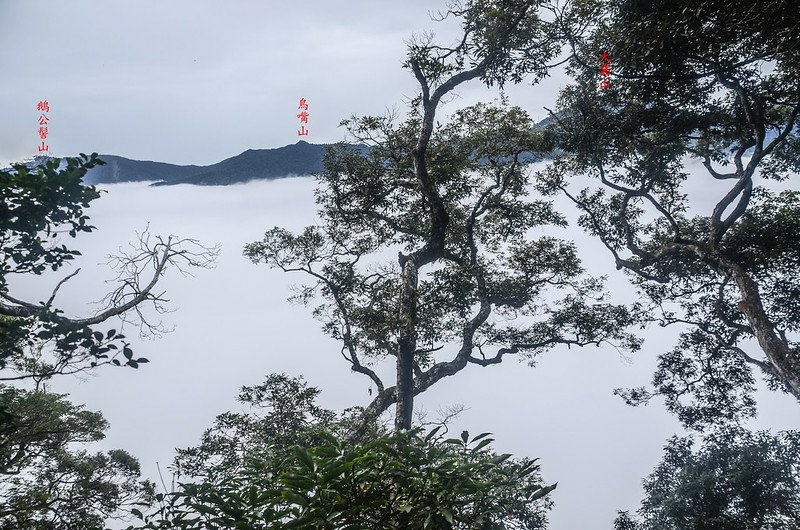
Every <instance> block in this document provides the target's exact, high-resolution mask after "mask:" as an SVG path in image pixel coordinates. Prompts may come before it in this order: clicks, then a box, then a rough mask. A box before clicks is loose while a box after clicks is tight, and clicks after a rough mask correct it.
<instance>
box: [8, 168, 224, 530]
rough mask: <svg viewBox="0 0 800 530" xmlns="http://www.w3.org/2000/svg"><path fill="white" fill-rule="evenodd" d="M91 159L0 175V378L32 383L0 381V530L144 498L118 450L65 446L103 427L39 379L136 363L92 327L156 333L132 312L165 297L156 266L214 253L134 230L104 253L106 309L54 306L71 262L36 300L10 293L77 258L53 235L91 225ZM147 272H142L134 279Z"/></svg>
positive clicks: (92, 513)
mask: <svg viewBox="0 0 800 530" xmlns="http://www.w3.org/2000/svg"><path fill="white" fill-rule="evenodd" d="M102 163H103V162H102V161H101V160H100V159H98V158H97V155H96V154H92V155H91V156H90V157H89V156H86V155H83V154H81V156H80V157H79V158H68V159H66V161H65V164H63V165H62V163H61V161H60V160H59V159H52V160H46V161H44V163H42V164H39V165H38V166H35V167H28V166H26V165H24V164H16V165H14V166H12V168H11V169H10V170H4V171H0V196H2V201H0V246H1V247H2V255H1V257H0V381H14V382H15V384H19V383H20V382H26V383H27V382H33V383H34V388H35V390H34V391H28V390H22V389H17V388H14V387H11V386H6V385H0V477H1V478H2V483H0V492H1V493H0V527H2V528H31V529H42V530H44V529H54V530H55V529H59V530H60V529H70V528H74V529H79V528H80V529H84V528H100V527H101V526H102V525H103V523H104V521H105V519H106V518H108V517H115V516H118V515H120V512H119V510H120V509H125V508H128V507H130V505H136V504H143V505H146V504H148V503H149V502H150V501H151V500H152V495H153V493H154V492H153V485H152V484H151V483H149V482H146V481H141V480H139V478H140V469H139V463H138V461H137V460H136V459H135V458H133V457H132V456H131V455H129V454H128V453H126V452H125V451H123V450H119V449H114V450H111V451H108V452H105V453H95V454H91V453H89V452H87V451H86V450H75V448H74V447H73V445H74V444H76V443H82V444H86V443H89V442H93V441H97V440H99V439H101V438H103V432H104V431H105V430H106V429H107V428H108V425H107V423H106V422H105V420H103V418H102V416H101V415H100V414H99V413H91V412H86V411H83V410H81V408H80V407H76V406H74V405H72V404H70V403H69V402H68V401H67V400H66V399H65V398H66V396H62V395H55V394H50V393H47V392H46V391H44V385H43V383H44V382H45V381H47V380H48V379H50V378H52V377H54V376H56V375H65V374H75V373H78V372H83V371H87V370H92V369H94V368H96V367H98V366H100V365H104V364H113V365H116V366H121V365H123V364H124V365H125V366H129V367H132V368H137V367H138V366H139V364H141V363H145V362H147V359H145V358H142V357H134V355H133V350H132V349H131V348H130V344H129V343H128V342H127V341H125V336H124V335H123V334H122V333H120V332H118V331H117V330H116V329H103V330H100V329H97V327H99V326H101V325H107V324H108V323H110V322H111V321H112V319H114V318H115V317H119V318H120V319H121V320H122V324H123V325H125V323H126V322H135V323H138V324H139V326H140V332H141V333H157V332H158V331H159V330H160V329H161V327H160V324H159V323H151V322H150V321H148V320H147V318H146V317H145V315H144V313H143V312H142V309H143V307H144V305H146V304H152V305H153V306H154V308H155V310H156V311H157V312H160V311H162V310H163V309H164V307H163V302H164V301H165V298H164V293H163V292H159V291H158V290H157V289H156V286H157V284H158V282H159V280H160V278H161V277H162V276H163V275H164V273H165V272H166V270H167V268H169V267H175V268H178V269H179V270H180V269H181V267H185V266H189V267H198V266H199V267H208V266H210V265H211V263H212V262H213V259H214V257H215V254H216V249H206V248H204V247H202V246H200V245H199V244H198V243H197V242H196V241H194V240H190V239H178V238H175V237H172V236H171V237H169V238H161V237H158V236H155V237H154V236H151V235H150V234H149V233H147V232H145V233H143V234H141V235H140V237H139V241H138V242H137V243H136V244H133V245H131V249H132V250H131V251H129V252H121V254H119V255H117V256H114V257H112V260H111V262H112V265H114V266H115V268H116V270H117V272H118V274H119V276H118V278H117V281H118V284H117V287H116V288H115V289H114V290H113V291H111V292H110V293H109V294H108V295H107V296H106V298H105V302H106V307H105V309H103V310H102V311H100V312H99V313H98V314H96V315H94V316H88V317H84V318H72V317H67V316H65V315H64V313H63V311H61V310H59V309H58V308H57V307H56V305H55V299H56V295H57V294H58V291H59V289H60V288H61V287H62V286H63V285H64V284H65V283H66V282H67V281H69V280H70V279H71V278H73V277H74V276H75V275H76V274H78V272H79V271H80V269H78V270H75V271H74V272H72V273H71V274H68V275H67V276H65V277H64V278H63V279H62V280H60V281H59V282H58V283H57V284H56V285H55V287H54V288H53V290H52V293H51V294H50V296H49V297H48V299H47V300H46V301H40V302H30V301H26V300H23V299H21V298H19V297H15V296H13V295H12V294H11V285H10V282H9V278H10V277H11V276H12V275H15V274H33V275H41V274H42V273H43V272H45V271H46V270H47V269H50V270H52V271H58V270H59V269H60V268H61V267H63V266H64V265H66V264H67V263H68V262H69V260H72V259H73V258H74V257H75V256H77V255H79V254H80V253H79V252H78V251H76V250H72V249H70V248H68V247H67V246H66V245H65V244H63V242H62V239H63V238H64V237H65V236H66V235H69V236H70V237H73V238H74V237H76V236H77V235H78V233H80V232H91V231H92V230H93V229H94V227H93V226H91V225H90V224H89V223H88V220H89V218H88V216H87V215H86V213H85V209H86V208H88V207H89V204H90V203H91V201H93V200H95V199H97V198H98V197H99V196H100V193H99V192H98V190H97V189H95V188H94V187H93V186H84V185H83V184H82V182H81V179H82V177H83V176H84V175H85V174H86V171H87V170H88V169H90V168H92V167H94V166H95V165H97V164H102ZM148 268H152V273H151V275H150V276H148V277H146V278H145V275H146V274H147V269H148Z"/></svg>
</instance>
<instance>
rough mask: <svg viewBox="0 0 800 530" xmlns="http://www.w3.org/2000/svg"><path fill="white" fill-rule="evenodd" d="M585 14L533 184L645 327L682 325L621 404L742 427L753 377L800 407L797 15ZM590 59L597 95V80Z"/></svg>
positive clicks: (758, 8) (760, 6)
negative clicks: (565, 202) (623, 292)
mask: <svg viewBox="0 0 800 530" xmlns="http://www.w3.org/2000/svg"><path fill="white" fill-rule="evenodd" d="M594 6H595V8H596V10H595V11H594V14H593V27H592V29H591V31H589V32H588V33H587V34H586V35H573V36H571V39H570V42H571V47H572V50H573V52H574V57H573V60H572V62H571V66H570V72H571V74H572V76H573V78H574V79H575V82H574V83H573V84H572V85H571V86H569V87H568V88H566V89H565V90H564V91H563V92H562V94H561V98H560V100H559V104H558V106H557V108H556V109H555V110H554V120H553V122H554V123H553V126H552V129H553V132H554V134H555V135H556V136H557V140H556V142H557V144H558V145H559V147H560V148H561V150H562V151H561V156H559V157H558V159H557V160H556V161H555V162H554V164H553V165H552V166H551V167H550V168H549V169H548V171H547V172H546V177H545V181H546V184H544V185H543V186H542V188H543V189H546V190H547V189H549V190H555V191H559V192H561V193H565V194H567V196H568V197H570V198H571V199H572V200H573V201H574V203H575V204H576V205H577V206H578V208H579V209H580V210H581V211H582V212H583V217H582V219H581V224H582V225H583V226H584V227H585V228H586V230H588V231H589V232H590V233H591V234H593V235H595V236H596V237H598V238H599V239H600V240H601V241H602V242H603V243H604V244H605V246H606V247H607V248H608V250H609V252H610V254H611V256H612V258H613V259H614V260H615V262H616V264H617V267H618V268H622V269H624V270H626V271H628V272H630V273H631V278H632V280H633V282H634V283H635V284H636V285H637V286H638V288H639V292H640V293H641V294H642V295H643V299H644V300H647V301H649V308H648V309H649V311H647V312H646V313H645V314H650V315H652V319H651V321H652V322H654V323H658V324H660V325H673V324H675V325H679V326H684V329H685V332H684V333H682V335H681V338H680V341H679V343H678V344H677V345H676V347H675V348H674V349H673V350H671V351H667V352H664V353H663V354H662V355H661V356H660V362H659V367H658V370H657V372H656V374H655V376H654V378H653V386H652V388H649V389H648V388H644V387H642V388H639V389H633V390H628V391H621V393H622V394H623V395H624V396H625V398H626V399H627V400H628V401H629V402H631V403H642V402H645V401H648V400H649V399H650V398H651V397H652V396H654V395H661V396H664V397H665V398H666V400H667V405H668V407H669V408H670V409H671V410H673V411H674V412H676V413H677V414H678V416H679V417H680V419H681V421H683V422H684V424H686V425H688V426H693V427H701V426H703V425H709V424H712V423H713V422H714V421H717V420H719V419H728V420H731V419H737V418H742V417H746V416H748V415H752V414H753V413H754V401H753V398H752V392H753V389H754V385H755V379H754V375H753V373H752V369H753V368H756V369H757V371H758V373H759V374H760V375H761V376H762V377H763V378H765V379H766V380H767V381H768V382H769V384H771V385H772V386H773V387H775V388H780V389H782V390H784V391H786V392H789V393H791V394H793V395H794V396H795V397H800V350H798V342H797V332H798V327H797V326H798V322H800V320H798V319H797V315H798V309H799V307H798V305H797V304H798V298H797V297H796V296H794V295H793V293H797V292H798V288H800V276H798V270H800V269H798V267H797V263H798V261H797V259H798V250H800V247H798V244H800V238H798V237H797V236H796V234H797V229H798V225H797V219H798V212H800V210H798V206H800V204H798V200H797V199H798V196H797V193H796V192H795V191H793V190H790V191H782V189H784V190H785V186H786V185H787V184H788V181H787V179H789V178H790V177H791V175H794V174H796V173H797V171H798V169H800V166H798V160H800V157H798V154H800V135H799V134H798V125H800V123H799V122H798V113H799V112H800V90H799V89H798V87H799V86H800V77H799V76H798V64H800V57H798V50H799V49H800V47H798V46H797V43H798V32H797V31H795V30H796V29H797V17H796V14H795V13H794V12H793V11H792V10H793V9H794V8H793V7H792V6H791V4H790V3H788V2H777V3H769V4H768V5H767V3H764V2H756V3H743V2H736V1H734V2H720V1H714V0H706V1H700V2H688V1H687V2H683V1H678V2H647V3H643V2H638V1H632V0H631V1H628V0H619V1H616V0H615V1H607V2H598V3H596V4H595V5H594ZM601 50H606V51H608V53H610V55H611V57H612V61H613V68H612V81H611V87H610V88H609V89H605V88H600V87H599V85H598V83H597V68H598V66H597V60H598V58H599V57H600V52H601ZM697 172H699V173H701V174H702V175H697V174H695V173H697ZM583 177H589V179H590V180H589V181H588V182H589V183H590V184H589V185H588V186H587V185H585V184H583V183H585V182H587V181H586V180H582V179H583ZM700 179H705V180H704V181H703V184H702V185H701V184H699V183H700ZM579 182H580V183H581V184H578V183H579ZM701 189H702V190H703V191H702V192H701V191H700V190H701ZM709 193H711V194H714V196H715V197H716V198H715V200H714V201H713V202H712V203H710V204H708V203H707V202H705V200H704V197H705V196H707V195H708V194H709ZM756 345H757V346H756ZM754 346H755V349H756V351H753V349H754ZM762 356H763V357H762Z"/></svg>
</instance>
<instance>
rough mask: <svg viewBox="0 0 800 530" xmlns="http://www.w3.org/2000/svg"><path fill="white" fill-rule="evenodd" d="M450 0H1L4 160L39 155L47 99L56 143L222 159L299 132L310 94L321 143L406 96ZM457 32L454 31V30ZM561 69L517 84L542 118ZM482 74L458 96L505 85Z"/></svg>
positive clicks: (313, 129)
mask: <svg viewBox="0 0 800 530" xmlns="http://www.w3.org/2000/svg"><path fill="white" fill-rule="evenodd" d="M444 5H445V3H444V2H443V1H439V0H427V1H423V0H407V1H405V2H388V1H379V2H376V1H364V0H355V1H353V0H348V1H344V0H333V1H324V2H322V1H308V2H302V3H295V2H275V1H267V2H265V1H260V0H259V1H228V2H220V1H208V0H172V1H169V2H164V1H161V0H137V1H135V2H131V1H123V0H103V1H89V0H70V1H69V2H63V1H55V0H43V1H37V2H29V1H24V0H0V72H2V74H3V76H4V79H5V82H4V83H2V85H0V163H7V162H10V161H16V160H21V159H23V158H28V157H31V156H34V155H36V154H37V146H39V144H40V141H41V140H40V139H39V136H38V133H37V131H38V127H39V125H38V122H37V120H38V117H39V114H40V113H39V112H38V111H37V110H36V103H37V102H38V101H40V100H45V99H46V100H47V101H48V102H49V103H50V108H51V111H50V113H49V116H50V123H49V131H48V132H49V135H48V138H47V140H48V141H47V144H48V145H49V147H50V149H51V151H52V152H53V153H54V154H55V155H57V156H67V155H73V154H77V153H79V152H87V153H89V152H92V151H96V152H98V153H104V154H116V155H121V156H126V157H130V158H134V159H140V160H157V161H163V162H172V163H178V164H211V163H214V162H218V161H220V160H222V159H224V158H227V157H230V156H233V155H236V154H238V153H240V152H242V151H245V150H247V149H259V148H269V147H279V146H283V145H287V144H290V143H295V142H296V141H297V140H298V136H297V130H298V124H299V121H298V119H297V117H296V115H297V112H298V111H297V104H298V101H299V99H300V98H306V99H307V100H308V101H309V114H310V118H309V124H308V129H309V131H310V134H309V136H307V137H305V136H304V137H303V138H302V139H304V140H307V141H310V142H313V143H325V142H333V141H338V140H340V139H342V135H343V131H342V129H340V128H338V124H339V121H340V120H341V119H343V118H346V117H348V116H349V115H351V114H353V113H357V114H362V115H363V114H376V113H382V112H384V111H385V110H386V109H387V107H392V106H398V107H402V105H403V101H404V97H411V96H414V95H415V90H416V86H415V81H414V79H413V76H412V75H411V74H410V72H409V71H407V70H404V69H402V68H401V64H402V61H403V59H404V57H405V45H404V41H405V40H406V39H408V38H409V36H410V35H411V34H412V33H415V32H421V31H423V30H430V29H435V30H436V31H437V34H438V33H441V35H442V38H443V39H445V41H446V42H448V43H449V42H450V41H452V39H454V38H455V35H456V33H455V30H457V27H455V26H454V25H453V24H452V23H449V22H448V23H445V24H439V23H436V22H433V21H432V20H430V18H429V17H428V13H429V12H431V11H432V10H438V9H441V8H442V7H444ZM447 39H450V40H447ZM562 81H563V78H561V77H558V78H555V79H550V80H549V81H546V82H545V83H544V84H542V85H540V86H537V87H531V86H530V85H524V86H518V87H514V88H512V89H510V90H509V94H510V95H511V98H512V103H516V104H519V105H522V106H524V107H525V108H527V109H528V110H529V111H530V112H531V113H532V114H533V115H534V117H539V118H543V117H544V116H545V112H544V111H543V110H542V106H543V105H545V104H547V103H552V101H553V100H554V96H555V94H556V92H557V88H558V85H559V83H560V82H562ZM496 94H497V93H496V92H490V91H488V90H485V89H482V88H481V87H480V85H476V84H473V85H471V86H470V87H468V88H465V89H464V90H462V91H461V92H460V97H461V99H459V100H457V101H456V102H454V104H453V105H451V107H452V106H454V105H455V104H461V103H465V102H470V101H474V100H476V99H486V98H487V97H488V98H492V97H495V96H496Z"/></svg>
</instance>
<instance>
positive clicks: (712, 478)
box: [615, 429, 800, 530]
mask: <svg viewBox="0 0 800 530" xmlns="http://www.w3.org/2000/svg"><path fill="white" fill-rule="evenodd" d="M693 446H694V440H693V439H692V438H691V437H685V438H680V437H677V436H676V437H673V438H672V439H671V440H670V442H669V444H668V445H667V446H666V447H665V449H664V458H663V459H662V461H661V463H660V464H659V465H658V466H657V467H656V469H655V470H654V471H653V473H652V474H651V475H650V476H649V477H648V478H647V479H646V480H645V481H644V489H645V498H644V499H643V501H642V506H641V508H640V509H639V511H638V514H639V517H638V518H636V517H632V516H631V515H630V514H629V513H627V512H621V514H620V516H619V517H618V519H617V521H616V524H615V527H616V528H617V529H618V530H625V529H629V530H636V529H647V530H661V529H664V530H666V529H670V530H683V529H686V530H688V529H692V530H699V529H704V530H706V529H707V530H742V529H753V530H755V529H775V530H777V529H784V528H785V529H789V528H797V526H798V525H800V433H798V432H794V431H790V432H783V433H779V434H778V435H777V436H772V435H770V434H769V433H768V432H757V433H751V432H749V431H744V430H741V429H725V430H722V431H720V432H716V433H714V434H712V435H710V436H708V437H707V438H706V440H705V443H704V444H703V445H702V447H700V448H699V449H698V450H693Z"/></svg>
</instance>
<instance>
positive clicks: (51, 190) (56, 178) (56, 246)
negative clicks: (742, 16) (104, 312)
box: [0, 153, 147, 381]
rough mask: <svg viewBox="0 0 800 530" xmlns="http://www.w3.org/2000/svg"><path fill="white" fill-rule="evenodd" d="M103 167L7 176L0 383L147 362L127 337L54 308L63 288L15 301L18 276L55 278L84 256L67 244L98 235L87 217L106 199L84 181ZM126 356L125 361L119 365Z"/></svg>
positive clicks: (90, 161) (3, 178) (82, 164)
mask: <svg viewBox="0 0 800 530" xmlns="http://www.w3.org/2000/svg"><path fill="white" fill-rule="evenodd" d="M102 164H104V162H103V161H102V160H100V159H99V158H97V153H92V155H91V156H87V155H84V154H81V156H80V157H78V158H67V159H66V164H62V162H61V160H60V159H58V158H56V159H51V160H48V161H47V162H45V163H43V164H41V165H39V166H36V167H35V168H34V169H30V168H28V167H27V166H25V165H23V164H15V165H13V166H12V170H11V171H0V198H1V199H2V200H1V201H0V246H2V254H0V255H1V256H2V257H0V374H2V377H0V380H13V379H26V378H32V379H35V380H36V381H43V380H45V379H47V378H49V377H51V376H53V375H55V374H60V373H74V372H77V371H82V370H85V369H87V368H92V367H94V366H97V365H99V364H115V365H117V366H119V365H122V364H125V365H126V366H130V367H133V368H136V367H137V366H138V365H139V364H140V363H145V362H147V359H144V358H137V359H134V358H133V356H132V352H131V350H130V348H129V344H128V343H127V342H125V341H124V339H125V336H124V335H122V334H121V333H117V331H116V330H114V329H111V330H107V331H103V332H101V331H97V330H95V329H94V328H93V327H92V326H90V325H88V324H87V323H83V322H81V321H76V320H71V319H68V318H65V317H64V316H63V312H62V311H61V310H59V309H57V308H55V307H53V305H52V304H53V299H54V298H55V294H56V292H57V290H58V288H56V289H55V290H54V292H53V295H52V296H51V297H50V299H49V300H47V301H41V302H39V303H37V304H34V303H29V302H26V301H23V300H18V299H16V298H14V297H12V296H11V295H10V293H9V289H8V284H7V278H8V276H9V275H11V274H35V275H39V274H42V273H43V272H44V271H45V270H47V269H50V270H52V271H56V270H59V269H60V268H61V267H62V266H64V265H65V264H66V263H67V262H68V261H70V260H72V259H74V258H75V256H78V255H80V252H78V251H77V250H72V249H70V248H68V247H67V246H66V245H65V244H63V243H60V241H61V239H60V237H63V235H64V234H67V235H69V236H70V237H72V238H74V237H76V236H77V235H78V233H80V232H91V231H92V230H94V228H95V227H94V226H92V225H90V224H89V223H88V220H89V217H88V216H87V215H86V213H85V209H86V208H88V207H89V205H90V203H91V201H93V200H95V199H97V198H98V197H99V196H100V193H99V192H98V191H97V189H96V188H95V187H94V186H84V185H83V183H82V178H83V177H84V176H85V175H86V172H87V171H88V170H89V169H91V168H93V167H95V166H98V165H102ZM62 166H63V167H62ZM59 286H60V284H59ZM44 352H47V355H45V353H44ZM121 353H122V354H124V355H123V356H124V357H125V360H124V361H120V360H119V359H117V358H116V357H118V356H119V354H121ZM12 371H13V372H15V373H16V375H9V374H8V372H12Z"/></svg>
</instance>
